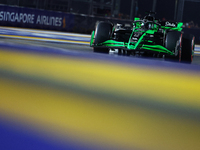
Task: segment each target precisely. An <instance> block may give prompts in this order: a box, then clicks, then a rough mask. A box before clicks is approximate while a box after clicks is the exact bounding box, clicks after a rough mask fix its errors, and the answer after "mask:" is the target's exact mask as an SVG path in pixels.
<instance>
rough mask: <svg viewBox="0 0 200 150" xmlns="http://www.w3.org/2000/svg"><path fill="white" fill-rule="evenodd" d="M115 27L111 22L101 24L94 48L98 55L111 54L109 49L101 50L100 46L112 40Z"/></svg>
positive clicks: (97, 28)
mask: <svg viewBox="0 0 200 150" xmlns="http://www.w3.org/2000/svg"><path fill="white" fill-rule="evenodd" d="M112 28H113V25H112V24H111V23H110V22H104V21H102V22H99V23H98V25H97V26H96V29H95V37H94V44H95V45H96V46H97V47H94V49H93V51H94V52H98V53H109V48H101V46H98V44H100V43H103V42H105V41H107V40H109V39H110V36H111V34H112Z"/></svg>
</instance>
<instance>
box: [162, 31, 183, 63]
mask: <svg viewBox="0 0 200 150" xmlns="http://www.w3.org/2000/svg"><path fill="white" fill-rule="evenodd" d="M181 44H182V33H181V32H178V31H170V32H168V33H167V35H166V39H165V47H166V48H167V49H168V50H170V51H171V52H173V53H174V55H173V56H170V55H165V58H166V59H173V60H177V61H179V62H180V61H181Z"/></svg>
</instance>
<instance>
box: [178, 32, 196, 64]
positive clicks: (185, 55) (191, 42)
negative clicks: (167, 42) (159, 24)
mask: <svg viewBox="0 0 200 150" xmlns="http://www.w3.org/2000/svg"><path fill="white" fill-rule="evenodd" d="M194 46H195V37H194V36H193V35H192V34H183V44H182V53H181V57H182V61H183V62H187V63H191V62H192V60H193V57H194Z"/></svg>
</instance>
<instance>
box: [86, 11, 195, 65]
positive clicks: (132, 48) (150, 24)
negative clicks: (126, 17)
mask: <svg viewBox="0 0 200 150" xmlns="http://www.w3.org/2000/svg"><path fill="white" fill-rule="evenodd" d="M154 14H155V13H153V12H149V14H148V15H147V16H145V17H144V18H143V19H140V18H135V19H134V21H133V24H113V23H111V22H106V21H102V22H99V23H98V24H97V25H96V29H95V31H93V32H92V35H91V41H90V46H91V47H93V49H94V52H100V53H109V51H110V50H116V49H118V53H119V54H121V53H122V52H123V53H125V54H126V55H131V54H132V55H135V54H144V55H154V56H155V55H156V56H159V57H160V56H161V57H162V56H165V58H173V59H176V60H178V61H185V62H192V60H193V56H194V45H195V41H194V40H195V37H194V36H193V35H191V34H185V33H183V32H182V25H183V23H182V22H172V21H159V20H156V19H155V18H154Z"/></svg>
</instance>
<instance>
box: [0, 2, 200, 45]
mask: <svg viewBox="0 0 200 150" xmlns="http://www.w3.org/2000/svg"><path fill="white" fill-rule="evenodd" d="M105 20H107V21H110V22H112V23H131V22H132V21H131V20H123V19H117V18H109V17H106V18H105V17H97V16H88V15H83V14H82V15H81V14H73V13H65V12H54V11H48V10H39V9H32V8H24V7H17V6H6V5H0V26H10V27H21V28H34V29H45V30H55V31H65V32H74V33H85V34H90V33H91V32H92V30H94V28H95V24H96V22H97V21H105ZM183 31H184V32H185V33H192V34H194V35H195V37H196V43H198V44H200V29H189V28H184V29H183Z"/></svg>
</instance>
